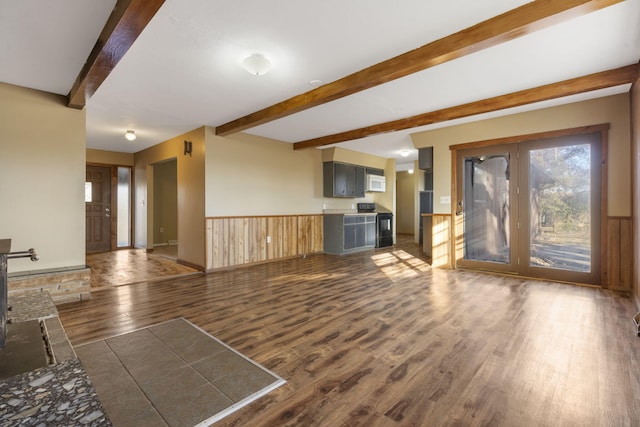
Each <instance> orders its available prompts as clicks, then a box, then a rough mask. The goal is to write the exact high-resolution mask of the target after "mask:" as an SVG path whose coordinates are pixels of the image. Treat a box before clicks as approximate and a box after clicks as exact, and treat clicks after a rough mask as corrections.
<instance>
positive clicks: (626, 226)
mask: <svg viewBox="0 0 640 427" xmlns="http://www.w3.org/2000/svg"><path fill="white" fill-rule="evenodd" d="M632 227H633V226H632V219H631V217H609V218H608V220H607V252H608V257H607V272H608V278H609V280H608V287H609V289H612V290H616V291H631V277H632V261H633V232H632V231H633V230H632Z"/></svg>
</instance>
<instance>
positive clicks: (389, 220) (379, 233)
mask: <svg viewBox="0 0 640 427" xmlns="http://www.w3.org/2000/svg"><path fill="white" fill-rule="evenodd" d="M358 213H376V248H384V247H386V246H393V214H392V213H391V212H379V211H378V210H377V208H376V204H375V203H358Z"/></svg>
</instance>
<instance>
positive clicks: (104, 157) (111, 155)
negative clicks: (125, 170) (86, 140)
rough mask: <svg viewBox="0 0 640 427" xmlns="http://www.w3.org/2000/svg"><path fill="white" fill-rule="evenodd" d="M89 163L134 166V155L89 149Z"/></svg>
mask: <svg viewBox="0 0 640 427" xmlns="http://www.w3.org/2000/svg"><path fill="white" fill-rule="evenodd" d="M87 163H99V164H103V165H116V166H133V153H119V152H116V151H105V150H95V149H93V148H87Z"/></svg>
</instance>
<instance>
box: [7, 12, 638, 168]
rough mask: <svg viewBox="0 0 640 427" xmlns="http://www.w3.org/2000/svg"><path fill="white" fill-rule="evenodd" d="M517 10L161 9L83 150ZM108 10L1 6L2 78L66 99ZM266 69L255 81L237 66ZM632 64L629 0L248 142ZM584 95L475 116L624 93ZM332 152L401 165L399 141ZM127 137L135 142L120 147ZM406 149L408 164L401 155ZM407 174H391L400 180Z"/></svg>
mask: <svg viewBox="0 0 640 427" xmlns="http://www.w3.org/2000/svg"><path fill="white" fill-rule="evenodd" d="M525 3H527V2H526V1H523V0H491V1H488V0H487V1H477V0H456V1H446V2H444V1H442V0H428V1H426V0H402V1H397V2H390V1H388V0H350V1H344V0H325V1H324V2H320V3H317V2H315V3H309V2H306V1H300V0H280V1H273V0H271V1H267V0H244V1H241V2H239V1H237V0H217V1H208V0H167V1H166V2H165V3H164V5H163V6H162V7H161V8H160V10H159V11H158V13H157V14H156V16H155V17H154V18H153V19H152V21H151V22H150V23H149V25H148V26H147V27H146V29H145V30H144V31H143V32H142V34H141V35H140V37H139V38H138V39H137V40H136V42H135V43H134V44H133V46H132V47H131V49H130V50H129V51H128V52H127V54H126V55H125V56H124V57H123V59H122V60H121V61H120V63H119V64H118V65H117V66H116V68H115V69H114V70H113V72H112V73H111V74H110V75H109V77H108V78H107V79H106V80H105V82H104V83H103V84H102V86H100V88H99V89H98V90H97V91H96V93H95V94H94V95H93V96H92V97H91V98H90V99H89V100H88V101H87V106H86V110H87V146H88V147H90V148H98V149H103V150H111V151H122V152H136V151H140V150H142V149H144V148H146V147H149V146H151V145H155V144H157V143H159V142H162V141H164V140H167V139H169V138H172V137H175V136H176V135H179V134H181V133H184V132H187V131H189V130H192V129H194V128H197V127H200V126H202V125H209V126H218V125H221V124H224V123H226V122H229V121H231V120H233V119H236V118H238V117H241V116H244V115H246V114H249V113H252V112H255V111H257V110H259V109H261V108H264V107H268V106H270V105H272V104H275V103H277V102H280V101H283V100H285V99H288V98H290V97H292V96H294V95H298V94H300V93H304V92H307V91H309V90H311V89H313V87H312V86H311V85H310V84H309V82H310V81H311V80H314V79H319V80H322V81H324V82H327V83H328V82H332V81H335V80H337V79H339V78H341V77H344V76H346V75H348V74H351V73H353V72H356V71H359V70H361V69H363V68H366V67H368V66H371V65H373V64H376V63H378V62H381V61H383V60H385V59H389V58H391V57H394V56H397V55H399V54H402V53H404V52H407V51H409V50H412V49H415V48H417V47H420V46H422V45H425V44H427V43H429V42H431V41H434V40H437V39H439V38H442V37H445V36H447V35H449V34H452V33H454V32H457V31H459V30H462V29H464V28H467V27H469V26H471V25H474V24H476V23H479V22H481V21H484V20H487V19H489V18H491V17H493V16H495V15H497V14H500V13H503V12H506V11H508V10H511V9H514V8H516V7H519V6H521V5H523V4H525ZM114 4H115V0H108V1H105V0H47V1H42V0H20V1H15V0H0V40H2V43H0V81H3V82H7V83H12V84H16V85H19V86H25V87H31V88H35V89H40V90H45V91H49V92H53V93H57V94H61V95H66V94H68V93H69V91H70V89H71V86H72V84H73V82H74V80H75V78H76V76H77V75H78V73H79V72H80V69H81V68H82V65H83V63H84V60H85V59H86V58H87V56H88V55H89V52H90V51H91V48H92V47H93V45H94V43H95V41H96V39H97V37H98V34H99V33H100V31H101V29H102V27H103V25H104V22H106V19H107V18H108V16H109V13H110V11H111V9H112V8H113V5H114ZM255 52H260V53H263V54H264V55H265V56H267V57H268V58H269V59H270V60H271V61H272V63H273V67H272V69H271V71H269V73H267V74H266V75H263V76H259V77H257V76H253V75H250V74H249V73H247V72H246V71H245V70H244V69H243V68H242V65H241V63H242V60H243V59H244V58H245V57H246V56H249V55H250V54H252V53H255ZM639 60H640V0H627V1H624V2H622V3H619V4H617V5H614V6H610V7H608V8H605V9H602V10H600V11H597V12H593V13H590V14H588V15H585V16H583V17H580V18H575V19H573V20H570V21H567V22H565V23H563V24H558V25H556V26H553V27H550V28H547V29H544V30H541V31H538V32H535V33H532V34H528V35H526V36H523V37H520V38H518V39H515V40H513V41H510V42H507V43H504V44H501V45H498V46H496V47H492V48H488V49H485V50H483V51H481V52H477V53H475V54H472V55H468V56H465V57H462V58H460V59H457V60H453V61H450V62H447V63H445V64H442V65H439V66H437V67H433V68H430V69H427V70H425V71H422V72H419V73H416V74H413V75H411V76H408V77H405V78H402V79H399V80H395V81H393V82H390V83H387V84H384V85H381V86H377V87H375V88H372V89H369V90H366V91H364V92H360V93H357V94H355V95H351V96H349V97H346V98H342V99H339V100H336V101H333V102H330V103H327V104H324V105H322V106H319V107H315V108H313V109H310V110H306V111H303V112H300V113H297V114H294V115H291V116H288V117H285V118H282V119H279V120H276V121H273V122H270V123H266V124H264V125H261V126H257V127H254V128H252V129H248V130H247V131H246V132H248V133H252V134H256V135H261V136H265V137H269V138H275V139H279V140H283V141H287V142H297V141H301V140H306V139H310V138H316V137H320V136H324V135H329V134H334V133H338V132H342V131H347V130H351V129H355V128H360V127H363V126H368V125H372V124H376V123H381V122H386V121H390V120H395V119H400V118H404V117H408V116H412V115H416V114H421V113H426V112H429V111H434V110H438V109H441V108H445V107H451V106H455V105H459V104H462V103H467V102H471V101H477V100H480V99H484V98H489V97H493V96H497V95H502V94H506V93H510V92H514V91H518V90H522V89H528V88H532V87H536V86H540V85H543V84H547V83H553V82H557V81H561V80H565V79H568V78H573V77H579V76H584V75H587V74H591V73H594V72H598V71H604V70H610V69H614V68H618V67H621V66H625V65H629V64H634V63H637V62H638V61H639ZM628 90H629V86H628V85H625V86H621V87H617V88H610V89H606V90H601V91H596V92H592V93H587V94H581V95H579V96H573V97H568V98H564V99H559V100H554V101H547V102H543V103H539V104H534V105H529V106H525V107H519V108H517V109H512V110H508V111H507V110H505V111H500V112H494V113H490V114H486V115H483V116H482V118H484V117H490V116H496V115H500V114H510V113H512V112H513V111H525V110H528V109H534V108H541V107H546V106H550V105H557V104H560V103H566V102H574V101H575V100H578V99H589V98H593V97H599V96H606V95H608V94H613V93H621V92H628ZM479 118H481V117H472V118H467V119H464V120H456V121H452V122H447V123H438V124H434V125H430V126H425V127H422V128H417V129H412V130H407V131H401V132H396V133H387V134H382V135H376V136H372V137H368V138H363V139H360V140H356V141H349V142H344V143H340V144H339V145H340V146H343V147H346V148H350V149H354V150H357V151H363V152H367V153H370V154H375V155H379V156H382V157H388V158H398V159H399V160H398V162H405V163H406V162H407V160H412V159H415V158H417V152H416V150H414V149H413V144H412V143H411V139H410V136H409V135H410V133H412V132H416V131H420V130H424V129H431V128H435V127H442V126H447V125H451V124H454V123H460V122H465V121H471V120H478V119H479ZM127 129H133V130H135V131H136V133H137V135H138V139H137V140H136V141H134V142H133V143H132V142H128V141H126V140H125V139H124V137H123V136H124V132H125V130H127ZM402 149H411V150H412V154H411V156H409V157H408V158H407V159H403V158H400V154H399V152H400V150H402ZM405 166H406V165H400V166H399V169H402V168H404V167H405Z"/></svg>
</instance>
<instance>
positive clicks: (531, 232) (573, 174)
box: [520, 133, 601, 284]
mask: <svg viewBox="0 0 640 427" xmlns="http://www.w3.org/2000/svg"><path fill="white" fill-rule="evenodd" d="M600 147H601V137H600V133H595V134H584V135H572V136H567V137H562V138H555V139H548V140H539V141H531V142H527V143H522V144H520V157H521V161H524V162H526V163H527V164H526V167H523V168H521V171H522V175H521V177H520V181H521V185H522V187H523V188H525V189H526V191H527V193H526V194H527V197H526V198H524V197H523V198H522V199H521V201H520V202H521V204H522V206H521V207H520V212H522V213H523V217H522V218H521V223H522V224H527V227H526V228H524V229H523V230H522V232H523V236H522V239H521V240H522V247H521V248H520V254H521V255H520V258H521V266H520V273H521V274H525V275H527V276H533V277H542V278H550V279H554V280H566V281H572V282H580V283H594V284H597V283H599V282H600V203H601V196H600V194H601V192H600V182H601V178H600V175H601V161H600V159H601V154H600V151H601V149H600Z"/></svg>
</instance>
